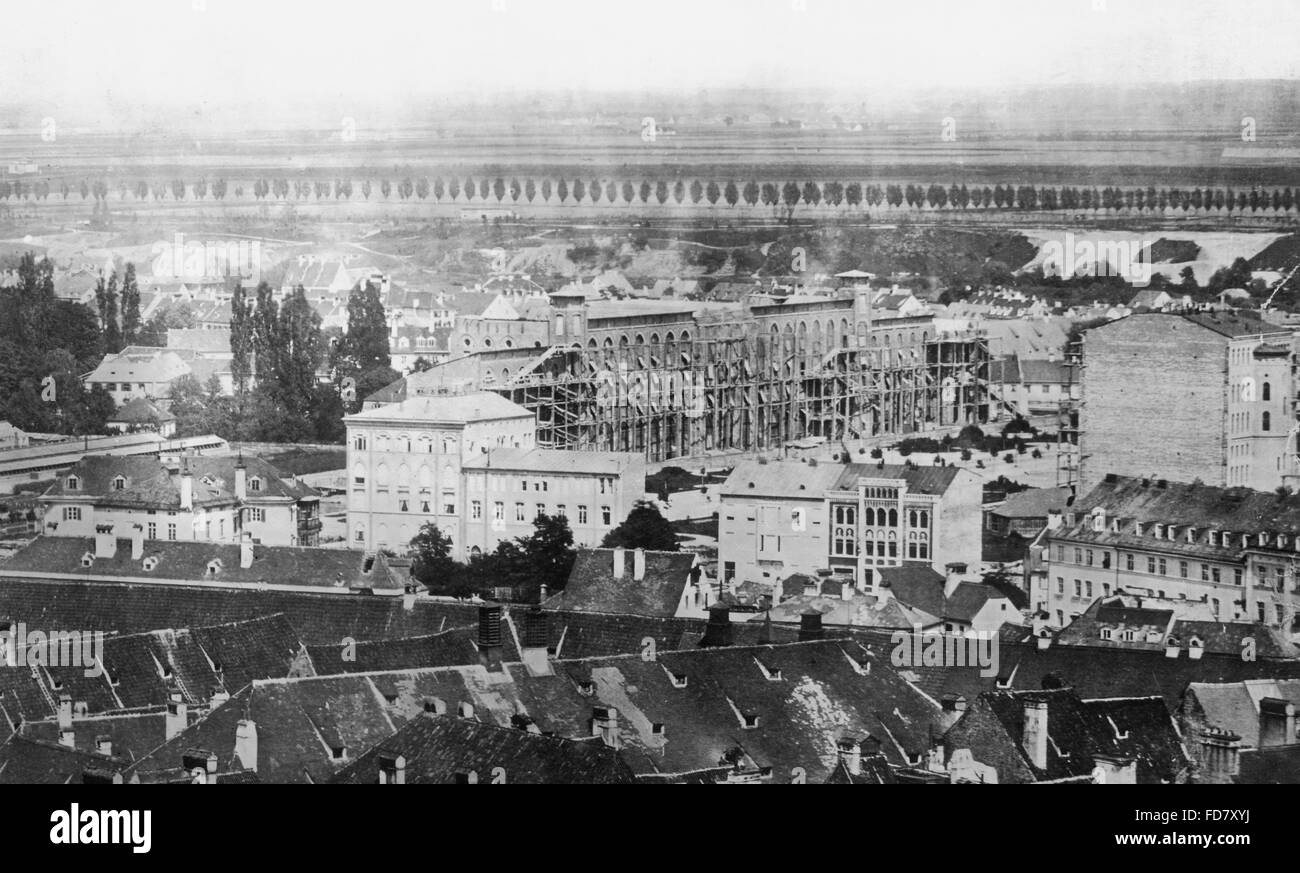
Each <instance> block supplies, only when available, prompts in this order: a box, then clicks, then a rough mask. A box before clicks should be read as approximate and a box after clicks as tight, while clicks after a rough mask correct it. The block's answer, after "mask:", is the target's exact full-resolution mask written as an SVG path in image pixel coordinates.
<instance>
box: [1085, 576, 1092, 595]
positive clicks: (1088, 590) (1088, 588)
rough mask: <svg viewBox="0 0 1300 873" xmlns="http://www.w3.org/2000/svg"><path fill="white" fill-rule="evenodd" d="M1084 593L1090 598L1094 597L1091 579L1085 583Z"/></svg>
mask: <svg viewBox="0 0 1300 873" xmlns="http://www.w3.org/2000/svg"><path fill="white" fill-rule="evenodd" d="M1083 591H1084V594H1086V595H1087V596H1088V597H1092V580H1091V579H1089V580H1087V581H1086V582H1084V583H1083Z"/></svg>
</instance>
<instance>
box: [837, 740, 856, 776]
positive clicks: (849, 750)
mask: <svg viewBox="0 0 1300 873" xmlns="http://www.w3.org/2000/svg"><path fill="white" fill-rule="evenodd" d="M838 746H839V750H840V760H841V761H843V762H844V768H845V769H846V770H848V771H849V774H850V775H853V776H861V775H862V745H861V744H860V743H859V742H858V741H857V740H855V739H853V738H852V737H846V738H845V739H842V740H840V741H839V743H838Z"/></svg>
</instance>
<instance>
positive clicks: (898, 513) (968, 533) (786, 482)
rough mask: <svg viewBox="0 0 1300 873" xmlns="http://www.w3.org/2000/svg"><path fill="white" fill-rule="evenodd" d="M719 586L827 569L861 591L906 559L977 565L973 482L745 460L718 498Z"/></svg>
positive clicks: (934, 470)
mask: <svg viewBox="0 0 1300 873" xmlns="http://www.w3.org/2000/svg"><path fill="white" fill-rule="evenodd" d="M719 498H720V501H721V505H720V506H719V510H718V516H719V526H718V562H719V563H718V566H719V567H720V568H721V570H720V574H719V575H720V577H721V580H722V581H723V582H724V583H730V582H733V581H734V582H747V581H754V582H761V581H764V580H767V581H780V580H783V579H785V578H786V577H787V576H789V575H790V574H791V573H807V574H816V573H817V572H818V571H819V570H822V569H827V568H829V569H830V570H831V571H834V572H836V573H838V574H841V575H844V576H847V577H849V578H850V579H851V580H852V583H853V584H854V585H855V586H857V587H859V588H862V589H863V590H866V591H871V590H872V589H874V587H875V585H876V584H877V581H878V576H879V571H880V569H881V568H884V567H898V566H901V565H902V564H903V563H904V562H921V563H923V564H928V565H929V566H931V567H932V568H934V569H935V570H937V571H938V572H940V573H944V572H945V570H946V567H947V565H948V564H950V563H962V564H971V565H974V564H978V563H979V556H980V537H981V534H980V512H979V506H980V499H981V488H980V483H979V480H978V478H977V477H976V476H975V475H974V474H973V473H971V472H970V471H967V470H961V469H958V468H956V467H912V466H895V465H884V464H842V463H835V464H826V463H818V462H816V461H805V462H799V461H775V462H763V461H747V462H744V463H741V464H739V465H738V466H737V467H736V468H735V469H734V470H733V471H732V473H731V475H730V476H729V477H728V479H727V481H726V483H725V484H723V486H722V488H721V490H720V491H719Z"/></svg>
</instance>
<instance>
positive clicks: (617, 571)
mask: <svg viewBox="0 0 1300 873" xmlns="http://www.w3.org/2000/svg"><path fill="white" fill-rule="evenodd" d="M625 557H626V550H625V549H624V548H623V547H622V546H617V547H615V549H614V578H615V579H621V578H622V577H623V568H624V566H625V561H624V558H625Z"/></svg>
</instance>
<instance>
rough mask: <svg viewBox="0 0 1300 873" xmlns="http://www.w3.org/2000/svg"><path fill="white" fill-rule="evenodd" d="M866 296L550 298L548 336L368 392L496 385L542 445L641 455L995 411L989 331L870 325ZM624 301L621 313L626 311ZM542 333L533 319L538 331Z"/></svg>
mask: <svg viewBox="0 0 1300 873" xmlns="http://www.w3.org/2000/svg"><path fill="white" fill-rule="evenodd" d="M867 300H868V298H867V296H866V295H865V294H858V295H855V296H853V297H842V298H811V297H810V298H807V299H799V298H797V297H796V298H790V299H787V300H785V301H768V302H763V303H754V302H746V303H741V304H734V305H729V306H726V307H717V306H713V307H692V306H691V304H690V303H689V302H682V303H676V304H673V303H667V302H665V303H664V304H662V305H660V306H657V307H655V308H653V309H648V308H645V307H640V308H636V309H635V310H632V311H627V312H625V313H624V312H620V311H619V310H620V309H621V308H622V307H618V306H617V305H610V304H603V305H602V304H601V303H596V304H588V303H587V302H586V301H585V300H584V299H583V298H582V297H581V296H561V295H554V296H553V299H552V301H551V306H550V317H549V318H548V321H547V326H546V331H547V333H546V336H547V342H546V343H545V344H539V346H538V347H534V348H528V349H525V348H508V349H493V350H489V351H481V352H478V353H474V354H467V355H464V356H462V357H460V358H455V359H452V360H449V361H446V362H444V363H443V364H441V365H439V366H436V367H434V368H433V369H431V370H428V371H425V372H423V373H418V374H412V375H411V376H408V377H406V378H405V379H402V380H400V381H399V382H397V383H394V384H393V385H391V386H389V387H387V388H385V389H383V390H382V391H380V392H377V393H376V394H375V395H372V396H371V397H370V398H367V402H366V406H367V407H368V408H373V407H375V406H379V405H383V404H386V403H395V402H400V401H401V400H403V399H405V398H406V397H409V396H417V395H440V394H461V393H465V392H469V391H475V390H489V391H493V392H496V393H499V394H501V395H503V396H505V397H507V398H509V399H510V400H512V401H514V402H515V403H518V404H519V405H521V406H523V407H525V408H526V409H528V410H530V411H532V412H533V413H534V414H535V415H536V417H537V443H538V445H539V446H544V447H548V448H556V449H568V450H575V451H623V452H638V453H643V454H644V455H645V457H646V459H647V461H649V462H652V463H653V462H656V461H664V460H668V459H672V458H697V457H707V456H710V455H718V454H734V453H746V452H754V451H766V450H774V449H780V448H782V447H785V446H787V445H789V444H790V443H794V442H799V441H806V443H807V444H808V445H816V444H818V443H829V444H832V445H838V444H843V445H845V446H847V445H848V444H850V443H860V442H861V441H865V440H870V439H871V438H873V437H895V438H896V437H900V436H906V435H912V434H919V433H926V432H939V431H945V430H950V429H955V428H960V427H962V426H964V425H966V424H982V423H984V422H986V421H987V420H988V419H989V415H990V402H991V401H990V398H991V397H992V396H993V395H994V394H995V393H996V392H995V391H991V390H990V385H989V350H988V342H987V338H985V337H984V336H982V335H981V334H980V333H978V332H964V333H951V332H941V331H939V330H937V329H936V327H935V324H934V321H933V319H931V318H930V317H928V316H925V317H911V318H882V319H878V320H877V319H873V318H872V313H871V310H870V306H869V303H867ZM629 309H630V308H629ZM538 327H540V326H538Z"/></svg>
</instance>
